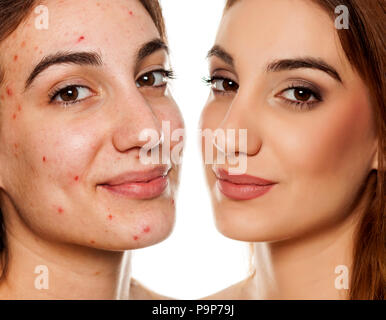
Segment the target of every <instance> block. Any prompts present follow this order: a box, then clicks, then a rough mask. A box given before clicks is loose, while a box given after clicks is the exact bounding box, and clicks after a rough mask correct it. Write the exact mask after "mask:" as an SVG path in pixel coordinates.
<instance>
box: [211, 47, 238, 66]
mask: <svg viewBox="0 0 386 320" xmlns="http://www.w3.org/2000/svg"><path fill="white" fill-rule="evenodd" d="M213 56H216V57H218V58H220V59H221V60H223V61H224V62H225V63H226V64H229V66H231V67H232V68H234V62H233V57H232V56H231V54H229V53H228V52H226V51H225V49H223V48H222V47H220V46H219V45H217V44H216V45H214V46H213V48H212V49H210V50H209V52H208V54H207V55H206V57H207V58H210V57H213Z"/></svg>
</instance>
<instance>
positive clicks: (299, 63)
mask: <svg viewBox="0 0 386 320" xmlns="http://www.w3.org/2000/svg"><path fill="white" fill-rule="evenodd" d="M301 68H309V69H317V70H321V71H323V72H325V73H327V74H328V75H329V76H331V77H332V78H334V79H335V80H337V81H339V82H341V83H343V81H342V78H341V77H340V76H339V73H338V72H337V71H336V70H335V69H334V68H333V67H332V66H330V65H329V64H327V63H326V62H324V61H323V60H322V59H317V58H312V57H304V58H298V59H284V60H276V61H273V62H271V63H270V64H269V65H268V66H267V68H266V71H267V72H278V71H284V70H293V69H301Z"/></svg>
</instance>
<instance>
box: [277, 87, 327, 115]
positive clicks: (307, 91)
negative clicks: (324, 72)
mask: <svg viewBox="0 0 386 320" xmlns="http://www.w3.org/2000/svg"><path fill="white" fill-rule="evenodd" d="M291 93H292V94H291ZM285 95H287V96H285ZM288 95H292V97H293V98H292V97H289V96H288ZM275 97H276V98H279V99H281V101H282V102H284V103H286V104H287V105H290V106H292V107H294V108H295V109H298V110H309V109H311V108H313V107H314V106H316V105H317V104H318V103H320V102H322V101H323V97H322V93H321V90H320V89H319V88H317V87H316V86H315V85H313V84H311V83H309V82H308V81H300V80H299V81H295V82H292V83H291V84H290V85H289V86H287V87H286V88H285V89H284V90H281V91H280V92H279V93H278V94H276V95H275Z"/></svg>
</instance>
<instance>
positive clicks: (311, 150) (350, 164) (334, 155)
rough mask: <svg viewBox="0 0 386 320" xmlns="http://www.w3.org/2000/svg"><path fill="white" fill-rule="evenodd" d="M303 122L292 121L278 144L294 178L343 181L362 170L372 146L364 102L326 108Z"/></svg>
mask: <svg viewBox="0 0 386 320" xmlns="http://www.w3.org/2000/svg"><path fill="white" fill-rule="evenodd" d="M302 120H304V122H302V123H300V122H295V121H294V122H293V124H295V125H296V126H295V127H294V126H292V127H291V128H287V130H286V131H285V132H286V134H283V135H281V138H282V139H281V140H280V141H277V144H280V146H281V147H280V149H281V150H282V153H281V154H282V156H281V157H282V158H283V159H284V160H285V161H284V162H283V163H288V164H290V165H291V166H292V168H288V172H289V173H290V174H292V175H293V178H296V177H299V176H301V175H302V174H309V175H310V176H311V177H316V176H319V177H336V176H339V175H340V177H341V178H342V174H344V175H351V174H352V172H353V171H354V172H355V171H358V170H359V171H361V170H362V171H363V169H364V168H363V165H364V160H366V157H367V158H368V159H369V158H370V156H371V154H370V147H371V146H372V145H373V144H372V143H371V142H372V140H371V139H372V138H373V133H372V128H373V127H372V118H371V110H370V107H369V106H368V104H367V103H366V102H365V101H363V99H359V100H358V99H357V100H356V101H355V99H350V100H349V101H344V102H342V103H339V104H336V105H331V106H325V109H324V110H320V112H315V113H313V114H311V113H310V116H309V117H308V118H307V119H305V118H304V119H302ZM283 128H285V127H283ZM350 172H351V173H350Z"/></svg>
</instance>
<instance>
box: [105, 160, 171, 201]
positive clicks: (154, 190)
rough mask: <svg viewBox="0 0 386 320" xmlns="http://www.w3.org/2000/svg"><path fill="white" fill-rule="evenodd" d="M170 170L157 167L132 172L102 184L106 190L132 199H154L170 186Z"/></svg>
mask: <svg viewBox="0 0 386 320" xmlns="http://www.w3.org/2000/svg"><path fill="white" fill-rule="evenodd" d="M169 170H170V168H165V167H157V168H154V169H151V170H148V171H132V172H127V173H124V174H121V175H119V176H117V177H115V178H113V179H111V180H109V181H108V182H105V183H103V184H100V186H101V187H103V188H104V189H106V190H108V191H110V192H113V193H116V194H119V195H122V196H126V197H129V198H132V199H152V198H156V197H158V196H160V195H161V194H162V193H163V192H164V191H165V189H166V187H167V186H168V176H167V175H168V172H169Z"/></svg>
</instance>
